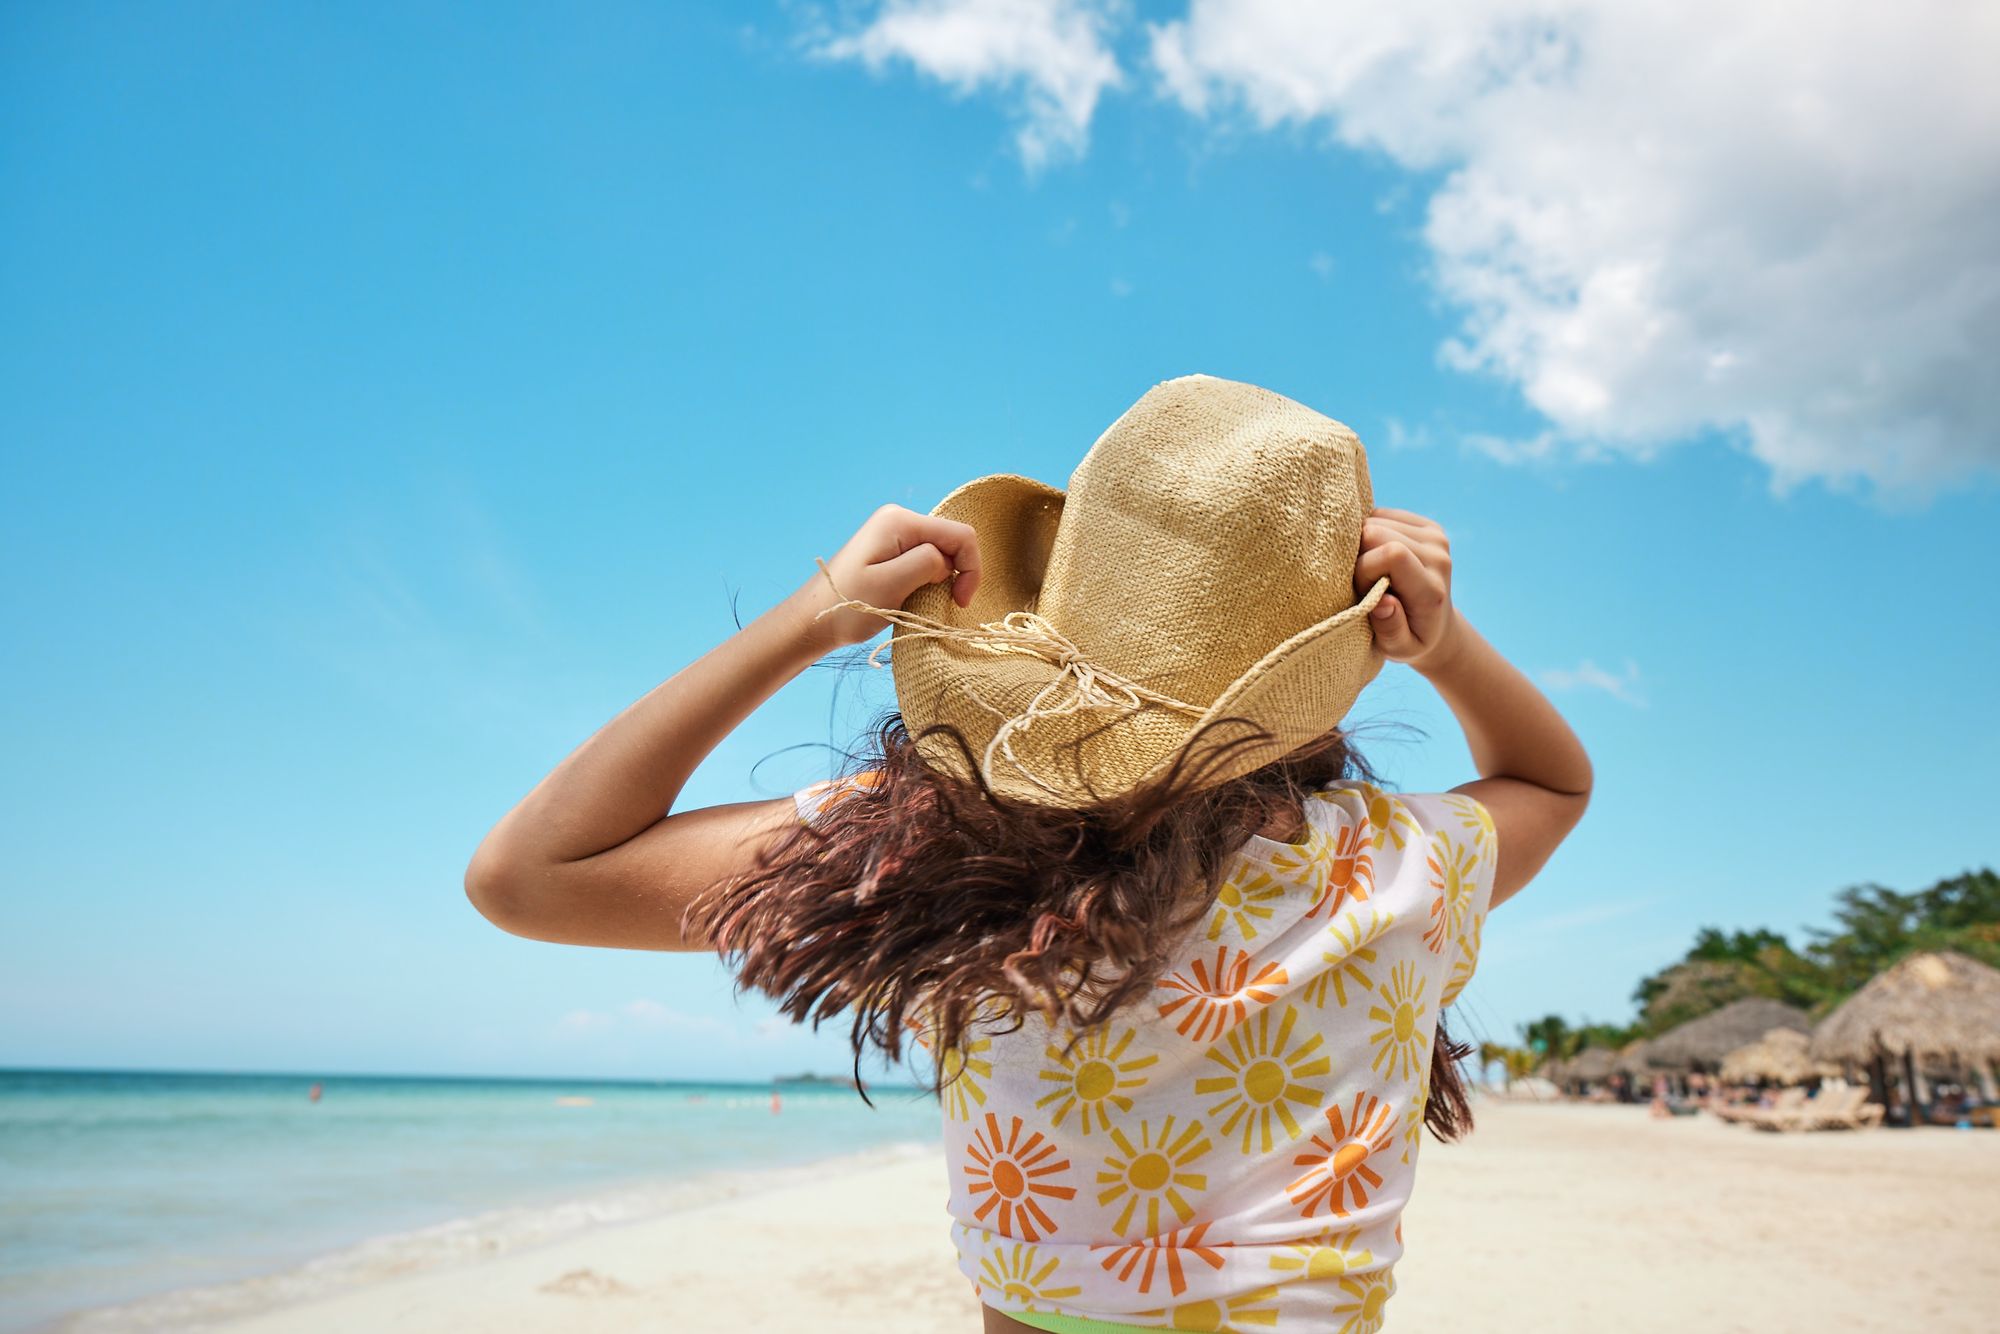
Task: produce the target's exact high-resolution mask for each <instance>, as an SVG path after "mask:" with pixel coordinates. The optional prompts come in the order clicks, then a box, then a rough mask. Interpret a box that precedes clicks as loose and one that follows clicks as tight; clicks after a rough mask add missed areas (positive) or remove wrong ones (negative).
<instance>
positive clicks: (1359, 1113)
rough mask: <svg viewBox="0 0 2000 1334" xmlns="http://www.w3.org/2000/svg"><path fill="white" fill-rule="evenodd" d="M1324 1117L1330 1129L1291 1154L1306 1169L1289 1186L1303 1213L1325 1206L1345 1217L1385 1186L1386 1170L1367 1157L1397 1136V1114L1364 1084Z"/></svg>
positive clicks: (1386, 1147)
mask: <svg viewBox="0 0 2000 1334" xmlns="http://www.w3.org/2000/svg"><path fill="white" fill-rule="evenodd" d="M1326 1121H1327V1129H1326V1132H1325V1133H1324V1134H1316V1135H1314V1136H1313V1137H1312V1145H1311V1147H1310V1148H1308V1149H1305V1150H1303V1151H1302V1152H1300V1154H1299V1155H1298V1157H1296V1158H1294V1159H1293V1160H1292V1162H1293V1164H1294V1165H1295V1166H1298V1167H1303V1168H1305V1169H1306V1171H1305V1173H1304V1175H1302V1176H1300V1177H1299V1178H1298V1180H1296V1181H1294V1182H1292V1184H1291V1185H1290V1186H1289V1187H1287V1188H1286V1193H1287V1194H1289V1195H1290V1196H1291V1197H1292V1203H1293V1204H1296V1205H1298V1206H1299V1210H1300V1216H1301V1217H1303V1218H1311V1217H1312V1216H1313V1215H1315V1214H1317V1213H1321V1212H1327V1211H1330V1212H1332V1213H1333V1214H1335V1215H1336V1216H1338V1217H1341V1218H1345V1217H1346V1216H1347V1215H1348V1214H1349V1213H1351V1212H1353V1211H1354V1210H1355V1209H1362V1208H1366V1207H1367V1204H1368V1199H1369V1192H1370V1191H1374V1190H1379V1189H1380V1188H1381V1186H1382V1174H1381V1173H1380V1172H1378V1171H1376V1170H1375V1169H1374V1167H1372V1166H1371V1165H1370V1162H1369V1160H1370V1159H1372V1158H1374V1157H1375V1156H1376V1155H1377V1154H1380V1153H1383V1152H1386V1151H1387V1150H1388V1148H1389V1147H1390V1145H1391V1144H1392V1143H1393V1142H1394V1140H1395V1114H1394V1113H1393V1112H1392V1111H1391V1110H1390V1107H1389V1105H1388V1104H1387V1103H1385V1102H1383V1101H1382V1099H1380V1098H1378V1097H1376V1096H1375V1095H1374V1094H1372V1093H1369V1092H1367V1091H1366V1090H1363V1091H1362V1092H1360V1093H1357V1094H1355V1095H1354V1104H1353V1106H1352V1107H1350V1108H1342V1107H1341V1106H1340V1105H1338V1104H1335V1105H1334V1106H1332V1107H1329V1108H1327V1109H1326Z"/></svg>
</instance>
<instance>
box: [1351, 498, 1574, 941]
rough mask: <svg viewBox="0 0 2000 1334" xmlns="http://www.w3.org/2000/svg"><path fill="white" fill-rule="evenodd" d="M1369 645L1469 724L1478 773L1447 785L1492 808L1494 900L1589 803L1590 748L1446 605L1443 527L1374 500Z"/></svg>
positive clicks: (1360, 579) (1362, 565)
mask: <svg viewBox="0 0 2000 1334" xmlns="http://www.w3.org/2000/svg"><path fill="white" fill-rule="evenodd" d="M1385 574H1386V575H1388V576H1389V587H1390V592H1389V594H1388V595H1387V596H1385V597H1384V598H1383V599H1382V601H1381V602H1379V603H1377V604H1376V608H1375V643H1376V646H1377V647H1378V648H1380V649H1381V650H1382V653H1383V656H1385V657H1387V658H1389V659H1390V660H1392V661H1396V662H1404V663H1408V664H1409V665H1410V666H1411V667H1413V668H1415V669H1416V670H1417V671H1418V672H1420V673H1422V674H1423V676H1424V678H1425V679H1426V680H1428V681H1429V682H1430V683H1431V684H1432V685H1433V686H1435V687H1437V692H1438V694H1439V695H1441V696H1443V697H1444V701H1445V703H1446V704H1448V705H1450V706H1451V711H1452V713H1453V714H1454V715H1455V716H1456V717H1457V718H1458V722H1459V725H1460V726H1461V727H1462V728H1463V729H1464V730H1465V739H1466V744H1467V745H1468V746H1470V747H1471V750H1472V760H1473V763H1474V764H1475V765H1477V766H1478V768H1479V773H1480V777H1479V778H1477V779H1475V780H1474V781H1472V782H1469V783H1461V784H1460V785H1459V786H1458V787H1456V788H1453V789H1452V790H1453V791H1454V792H1463V793H1465V794H1466V795H1467V796H1470V797H1474V798H1476V799H1477V800H1478V801H1480V802H1481V803H1482V804H1483V805H1484V806H1485V807H1486V809H1487V811H1488V812H1489V813H1490V814H1491V815H1492V816H1493V824H1494V827H1495V832H1496V834H1497V843H1498V847H1499V851H1500V861H1499V865H1498V866H1496V867H1495V868H1494V879H1493V903H1494V904H1496V905H1497V904H1499V903H1500V902H1501V901H1502V900H1504V899H1507V898H1510V897H1512V896H1513V895H1514V894H1516V893H1518V892H1519V891H1520V890H1521V888H1522V887H1523V886H1525V885H1526V884H1527V883H1528V882H1529V881H1530V880H1532V879H1534V877H1535V874H1536V873H1537V872H1538V871H1540V870H1541V869H1542V866H1543V865H1544V864H1545V863H1546V862H1547V861H1548V859H1549V857H1550V856H1551V855H1552V854H1553V853H1554V852H1555V850H1556V848H1557V847H1558V846H1559V845H1560V844H1561V843H1562V841H1563V839H1565V838H1567V837H1568V836H1569V832H1570V830H1572V829H1574V828H1576V825H1577V822H1578V821H1579V820H1581V819H1582V818H1583V812H1584V808H1585V807H1586V806H1588V805H1589V804H1590V788H1591V782H1592V778H1593V775H1592V772H1591V767H1590V757H1589V756H1588V755H1586V754H1585V753H1584V750H1583V743H1582V742H1580V741H1578V740H1577V737H1576V733H1574V732H1572V731H1571V730H1570V728H1569V724H1568V723H1566V722H1564V721H1563V717H1562V715H1561V714H1560V713H1558V712H1556V707H1555V705H1553V704H1551V703H1550V702H1549V700H1548V697H1547V696H1546V695H1544V694H1543V693H1542V692H1541V691H1540V690H1537V689H1536V688H1535V686H1534V684H1533V683H1532V682H1530V681H1529V680H1528V678H1527V677H1525V676H1523V675H1522V674H1521V672H1520V671H1519V669H1517V668H1516V667H1515V666H1514V665H1513V664H1512V663H1510V662H1508V661H1507V660H1506V659H1505V658H1503V657H1501V656H1500V654H1499V652H1498V651H1497V650H1495V649H1494V647H1493V646H1492V645H1491V644H1489V643H1487V642H1486V640H1485V638H1484V637H1483V636H1481V635H1480V633H1479V632H1478V631H1477V630H1475V629H1473V628H1472V626H1471V625H1470V624H1469V623H1467V622H1466V620H1465V618H1464V617H1462V616H1460V615H1459V614H1458V613H1457V611H1456V610H1455V609H1454V607H1453V606H1452V601H1451V545H1450V541H1449V539H1447V538H1446V537H1445V533H1444V529H1442V528H1440V527H1439V526H1438V525H1437V524H1436V523H1434V522H1432V521H1431V520H1429V519H1426V518H1424V517H1423V516H1422V515H1420V514H1413V513H1411V512H1410V511H1408V510H1399V509H1377V510H1375V511H1374V513H1373V514H1372V515H1371V516H1370V517H1369V519H1368V521H1367V523H1366V524H1365V525H1364V526H1363V528H1362V536H1361V557H1360V559H1359V560H1358V561H1356V563H1355V577H1354V583H1355V588H1356V590H1357V592H1359V591H1363V590H1366V589H1367V588H1369V587H1370V586H1371V585H1373V584H1374V582H1375V580H1376V579H1378V578H1380V577H1381V576H1382V575H1385Z"/></svg>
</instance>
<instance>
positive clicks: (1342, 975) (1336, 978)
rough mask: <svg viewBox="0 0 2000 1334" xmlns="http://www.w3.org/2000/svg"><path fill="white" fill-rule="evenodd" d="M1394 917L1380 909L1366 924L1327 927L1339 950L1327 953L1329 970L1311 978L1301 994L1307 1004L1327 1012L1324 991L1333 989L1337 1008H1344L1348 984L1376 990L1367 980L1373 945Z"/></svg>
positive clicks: (1347, 920) (1346, 920)
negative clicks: (1337, 1004) (1331, 987)
mask: <svg viewBox="0 0 2000 1334" xmlns="http://www.w3.org/2000/svg"><path fill="white" fill-rule="evenodd" d="M1395 920H1396V919H1395V917H1394V915H1392V914H1390V913H1385V912H1383V911H1381V910H1380V909H1371V910H1370V911H1369V917H1368V920H1367V921H1366V922H1363V921H1362V920H1361V918H1360V917H1359V915H1356V916H1354V917H1336V918H1335V919H1334V920H1333V921H1331V922H1329V923H1327V927H1326V934H1327V935H1328V936H1329V937H1330V938H1331V939H1332V940H1333V943H1334V944H1335V945H1336V946H1337V947H1338V948H1336V949H1330V950H1328V951H1327V952H1326V953H1325V954H1324V955H1323V956H1322V958H1324V960H1325V961H1326V963H1327V965H1328V967H1326V968H1323V969H1321V970H1320V971H1319V972H1318V973H1316V974H1314V976H1313V979H1312V981H1310V982H1308V983H1306V985H1305V989H1304V991H1303V992H1302V993H1301V994H1302V995H1304V996H1305V998H1306V999H1307V1000H1308V1001H1311V1002H1312V1003H1313V1004H1314V1005H1317V1006H1319V1007H1320V1008H1321V1009H1325V1008H1326V988H1327V985H1328V983H1331V984H1332V985H1333V992H1334V995H1335V996H1336V997H1337V998H1338V999H1339V1001H1340V1008H1341V1009H1343V1010H1344V1009H1346V1008H1347V984H1348V983H1349V982H1352V983H1353V984H1354V985H1356V986H1358V987H1360V988H1362V989H1363V990H1364V991H1373V990H1375V979H1374V978H1372V977H1370V976H1368V969H1369V968H1370V967H1371V966H1372V965H1373V964H1374V963H1375V962H1376V960H1377V956H1376V953H1375V950H1374V942H1375V941H1377V940H1379V939H1380V938H1381V936H1382V933H1383V932H1384V931H1387V930H1388V929H1389V928H1390V926H1392V925H1393V924H1394V923H1395Z"/></svg>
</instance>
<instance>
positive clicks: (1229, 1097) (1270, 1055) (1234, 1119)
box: [1194, 1005, 1333, 1153]
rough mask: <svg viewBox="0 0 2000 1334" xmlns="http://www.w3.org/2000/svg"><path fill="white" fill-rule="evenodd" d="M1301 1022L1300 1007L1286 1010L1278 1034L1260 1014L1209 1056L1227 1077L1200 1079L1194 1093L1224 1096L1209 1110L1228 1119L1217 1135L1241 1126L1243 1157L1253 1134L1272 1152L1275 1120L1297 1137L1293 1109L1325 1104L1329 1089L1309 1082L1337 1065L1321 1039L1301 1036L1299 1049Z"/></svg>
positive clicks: (1264, 1014)
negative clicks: (1296, 1037)
mask: <svg viewBox="0 0 2000 1334" xmlns="http://www.w3.org/2000/svg"><path fill="white" fill-rule="evenodd" d="M1298 1018H1299V1010H1298V1007H1297V1006H1296V1005H1287V1006H1286V1007H1285V1017H1284V1018H1283V1019H1282V1020H1280V1021H1279V1024H1278V1031H1277V1033H1276V1034H1273V1033H1272V1032H1271V1012H1270V1011H1269V1010H1268V1009H1266V1010H1259V1011H1257V1014H1256V1017H1255V1018H1253V1019H1251V1020H1250V1022H1249V1023H1247V1024H1240V1025H1238V1026H1237V1027H1236V1028H1233V1029H1231V1030H1230V1032H1229V1037H1228V1038H1227V1040H1226V1042H1224V1043H1221V1044H1218V1045H1216V1046H1213V1047H1210V1048H1209V1049H1208V1051H1207V1052H1206V1053H1205V1055H1206V1056H1207V1057H1208V1059H1209V1060H1211V1061H1213V1062H1215V1063H1216V1064H1217V1065H1219V1066H1221V1067H1222V1069H1223V1071H1224V1073H1222V1074H1219V1075H1207V1076H1204V1077H1202V1078H1200V1079H1197V1080H1195V1082H1194V1091H1195V1093H1196V1094H1197V1095H1201V1094H1210V1093H1212V1094H1217V1095H1220V1096H1218V1097H1217V1099H1216V1101H1215V1102H1214V1103H1212V1104H1211V1105H1210V1106H1209V1109H1208V1114H1209V1115H1210V1116H1219V1117H1221V1118H1223V1120H1222V1124H1221V1126H1220V1127H1219V1128H1218V1130H1217V1133H1218V1134H1222V1135H1227V1134H1230V1133H1232V1132H1234V1131H1235V1130H1236V1128H1237V1127H1238V1126H1239V1125H1240V1126H1241V1127H1242V1150H1243V1152H1244V1153H1250V1152H1252V1149H1251V1137H1252V1134H1253V1132H1254V1133H1255V1134H1256V1136H1257V1139H1258V1142H1259V1143H1260V1145H1261V1147H1262V1151H1263V1152H1265V1153H1269V1152H1270V1151H1271V1142H1272V1141H1271V1119H1272V1118H1273V1117H1274V1116H1275V1117H1276V1118H1277V1119H1278V1120H1279V1121H1280V1122H1281V1123H1283V1125H1284V1127H1285V1131H1286V1133H1287V1134H1289V1135H1290V1136H1291V1137H1292V1138H1294V1139H1296V1138H1298V1136H1299V1123H1298V1118H1296V1117H1295V1116H1293V1115H1292V1109H1291V1106H1290V1105H1289V1104H1291V1103H1298V1104H1300V1105H1301V1106H1304V1107H1317V1106H1319V1105H1320V1104H1321V1103H1322V1102H1324V1101H1325V1100H1326V1090H1325V1089H1322V1088H1320V1087H1319V1086H1317V1085H1315V1084H1308V1083H1306V1082H1304V1081H1306V1080H1309V1079H1316V1078H1320V1077H1322V1076H1325V1075H1329V1074H1332V1073H1333V1060H1332V1058H1331V1057H1329V1056H1328V1055H1327V1054H1326V1052H1325V1051H1324V1050H1323V1049H1322V1044H1323V1043H1324V1041H1325V1038H1324V1036H1323V1035H1322V1034H1319V1033H1313V1034H1310V1035H1302V1036H1301V1039H1300V1041H1299V1042H1298V1043H1297V1044H1296V1045H1294V1044H1293V1043H1292V1029H1293V1027H1294V1025H1296V1024H1297V1023H1298Z"/></svg>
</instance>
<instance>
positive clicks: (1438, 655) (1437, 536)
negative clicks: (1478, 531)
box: [1354, 505, 1458, 670]
mask: <svg viewBox="0 0 2000 1334" xmlns="http://www.w3.org/2000/svg"><path fill="white" fill-rule="evenodd" d="M1385 574H1386V575H1388V576H1389V591H1388V592H1387V593H1385V594H1383V596H1382V600H1381V601H1380V602H1378V603H1376V604H1375V611H1374V615H1373V618H1372V621H1371V624H1372V625H1373V626H1374V629H1375V647H1376V648H1377V649H1379V650H1380V651H1381V653H1382V656H1383V657H1385V658H1387V659H1388V660H1389V661H1391V662H1402V663H1408V664H1409V665H1410V666H1412V667H1415V668H1417V669H1419V670H1422V669H1424V668H1426V667H1428V666H1430V665H1431V664H1432V663H1434V662H1437V661H1439V660H1441V659H1442V657H1443V655H1444V652H1445V651H1446V650H1447V649H1448V647H1449V646H1450V645H1451V643H1452V642H1453V639H1454V636H1453V634H1452V630H1453V628H1454V627H1455V626H1456V625H1457V623H1458V616H1457V613H1456V612H1455V611H1454V610H1453V609H1452V605H1451V540H1450V539H1449V538H1447V537H1446V536H1445V533H1444V529H1443V528H1441V527H1439V526H1438V525H1437V523H1435V522H1434V521H1432V520H1430V519H1426V518H1425V517H1424V516H1423V515H1421V514H1414V513H1412V512H1411V511H1409V510H1399V509H1386V508H1384V507H1382V506H1379V505H1378V506H1377V507H1376V508H1375V509H1373V510H1371V511H1370V512H1369V515H1368V518H1367V519H1366V520H1365V521H1363V523H1362V525H1361V555H1360V557H1359V559H1357V560H1356V561H1355V563H1354V596H1355V597H1356V598H1360V597H1362V596H1363V595H1365V594H1366V593H1367V592H1368V590H1369V589H1370V588H1372V587H1373V586H1374V584H1375V581H1376V580H1377V579H1380V578H1381V577H1382V576H1383V575H1385Z"/></svg>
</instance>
